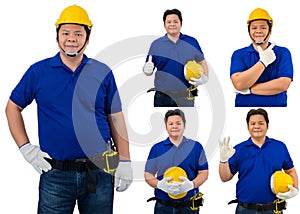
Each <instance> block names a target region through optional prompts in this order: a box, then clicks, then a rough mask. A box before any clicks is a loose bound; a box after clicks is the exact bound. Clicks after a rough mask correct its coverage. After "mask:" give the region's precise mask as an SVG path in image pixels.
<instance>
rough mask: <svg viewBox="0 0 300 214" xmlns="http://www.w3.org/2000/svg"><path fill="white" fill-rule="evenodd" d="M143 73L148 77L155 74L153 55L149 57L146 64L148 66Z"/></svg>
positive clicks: (145, 66)
mask: <svg viewBox="0 0 300 214" xmlns="http://www.w3.org/2000/svg"><path fill="white" fill-rule="evenodd" d="M143 71H144V73H145V74H146V75H147V76H150V75H152V74H153V71H154V64H153V62H152V56H151V55H149V58H148V62H146V64H145V65H144V68H143Z"/></svg>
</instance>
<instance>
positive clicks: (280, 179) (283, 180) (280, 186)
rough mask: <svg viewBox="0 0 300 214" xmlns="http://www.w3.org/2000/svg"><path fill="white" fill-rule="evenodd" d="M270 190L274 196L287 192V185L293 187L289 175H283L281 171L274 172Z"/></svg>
mask: <svg viewBox="0 0 300 214" xmlns="http://www.w3.org/2000/svg"><path fill="white" fill-rule="evenodd" d="M270 184H271V189H272V192H273V193H274V194H276V195H277V194H278V193H279V192H287V191H289V190H290V189H289V188H288V185H293V184H294V182H293V179H292V177H291V176H290V175H289V174H286V173H284V172H283V171H276V172H274V173H273V175H272V176H271V182H270Z"/></svg>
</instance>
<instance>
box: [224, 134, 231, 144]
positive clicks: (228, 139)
mask: <svg viewBox="0 0 300 214" xmlns="http://www.w3.org/2000/svg"><path fill="white" fill-rule="evenodd" d="M224 141H225V144H226V145H229V141H230V137H229V136H227V137H225V139H224Z"/></svg>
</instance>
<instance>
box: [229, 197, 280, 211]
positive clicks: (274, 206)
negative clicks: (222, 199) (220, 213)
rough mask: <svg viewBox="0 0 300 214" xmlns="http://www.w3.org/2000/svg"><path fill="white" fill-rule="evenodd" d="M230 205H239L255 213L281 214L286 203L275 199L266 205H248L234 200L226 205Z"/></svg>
mask: <svg viewBox="0 0 300 214" xmlns="http://www.w3.org/2000/svg"><path fill="white" fill-rule="evenodd" d="M232 203H238V204H239V205H241V206H242V207H244V208H246V209H249V210H256V211H264V210H265V211H266V210H273V212H274V213H282V211H283V210H285V209H286V201H285V200H280V199H276V200H274V201H272V202H269V203H266V204H248V203H244V202H241V201H239V200H237V199H235V200H232V201H230V202H229V203H228V204H232Z"/></svg>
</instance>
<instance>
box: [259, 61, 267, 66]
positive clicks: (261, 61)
mask: <svg viewBox="0 0 300 214" xmlns="http://www.w3.org/2000/svg"><path fill="white" fill-rule="evenodd" d="M259 62H261V64H263V66H264V67H265V68H266V67H267V65H266V64H265V63H264V62H263V61H262V60H259Z"/></svg>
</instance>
